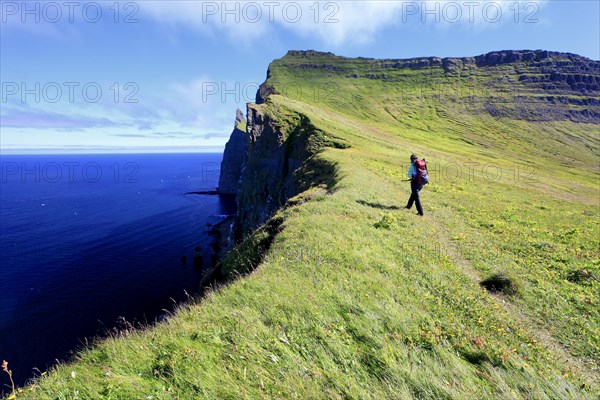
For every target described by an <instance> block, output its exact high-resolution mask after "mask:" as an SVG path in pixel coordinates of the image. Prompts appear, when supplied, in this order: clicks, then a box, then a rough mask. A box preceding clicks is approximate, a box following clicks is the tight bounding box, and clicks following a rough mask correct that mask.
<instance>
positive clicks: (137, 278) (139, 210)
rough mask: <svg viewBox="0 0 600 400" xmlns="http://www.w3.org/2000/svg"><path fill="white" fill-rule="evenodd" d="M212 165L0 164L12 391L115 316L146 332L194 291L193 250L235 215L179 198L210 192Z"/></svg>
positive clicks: (163, 160)
mask: <svg viewBox="0 0 600 400" xmlns="http://www.w3.org/2000/svg"><path fill="white" fill-rule="evenodd" d="M221 158H222V155H221V154H110V155H109V154H101V155H98V154H94V155H19V156H17V155H14V156H13V155H11V156H8V155H5V156H2V157H0V163H1V166H2V170H1V172H2V176H1V177H0V360H2V359H5V360H7V361H8V362H9V367H10V368H11V369H12V370H13V375H14V378H15V380H16V381H17V382H18V383H19V384H23V383H24V382H25V380H26V379H28V378H30V377H32V376H33V375H34V368H38V369H39V370H41V371H44V370H46V369H47V368H48V367H49V366H51V365H52V363H53V362H54V360H55V359H59V360H65V359H68V357H69V354H71V352H72V351H73V350H75V349H77V348H80V347H81V346H82V344H83V343H85V338H91V337H94V336H95V335H102V334H105V333H106V332H107V331H108V330H110V329H111V328H113V327H115V326H118V325H119V323H118V321H119V319H120V318H124V319H126V320H127V321H129V322H137V323H146V322H148V323H151V322H153V321H155V319H156V318H157V317H158V316H160V315H161V314H163V313H164V312H165V311H164V310H170V309H172V308H173V305H174V303H176V302H180V301H183V300H185V299H186V297H187V295H186V293H189V294H190V295H191V294H194V293H195V292H197V290H198V284H199V279H200V277H201V271H198V270H196V269H195V268H194V265H193V263H192V259H193V256H194V248H195V246H197V245H200V244H202V245H207V244H208V243H209V238H208V236H207V229H208V227H207V224H209V223H215V222H217V221H218V218H219V217H218V216H219V215H224V214H230V213H233V212H234V209H233V205H231V204H227V203H225V200H221V199H220V197H219V196H208V195H186V194H185V193H186V192H189V191H199V190H211V189H214V188H216V186H217V182H218V177H219V175H218V168H219V164H220V162H221ZM184 255H185V256H186V257H187V260H188V261H187V263H183V262H182V256H184ZM3 375H6V374H3ZM6 381H7V380H6V377H5V376H2V377H1V378H0V384H1V385H2V386H3V387H4V388H6V387H5V386H4V385H5V384H6ZM1 392H2V390H1V389H0V393H1Z"/></svg>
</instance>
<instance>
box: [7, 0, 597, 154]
mask: <svg viewBox="0 0 600 400" xmlns="http://www.w3.org/2000/svg"><path fill="white" fill-rule="evenodd" d="M599 4H600V1H598V0H591V1H577V0H575V1H560V0H558V1H557V0H540V1H515V0H511V1H488V0H485V1H483V0H479V1H475V0H473V1H470V0H465V1H427V0H424V1H312V0H311V1H271V0H266V1H227V2H225V1H193V0H192V1H189V0H188V1H121V2H117V1H114V0H110V1H83V2H80V1H69V0H67V1H22V0H19V1H5V0H0V10H1V16H0V17H1V21H0V83H1V87H0V154H8V153H40V152H42V153H43V152H200V151H220V150H222V148H223V147H224V145H225V143H226V141H227V139H228V137H229V134H230V133H231V131H232V128H233V124H234V119H235V112H236V109H237V108H240V109H242V111H245V104H246V103H247V102H252V101H253V100H254V97H255V93H256V90H257V89H258V86H259V85H260V83H262V82H263V81H264V80H265V78H266V71H267V68H268V65H269V63H270V62H271V61H273V60H274V59H277V58H280V57H282V56H284V55H285V54H286V52H287V51H288V50H292V49H293V50H308V49H314V50H319V51H329V52H333V53H335V54H337V55H341V56H347V57H359V56H361V57H373V58H411V57H425V56H437V57H467V56H476V55H479V54H484V53H487V52H490V51H496V50H507V49H512V50H522V49H531V50H535V49H544V50H552V51H561V52H569V53H576V54H579V55H582V56H585V57H588V58H591V59H594V60H598V59H600V5H599Z"/></svg>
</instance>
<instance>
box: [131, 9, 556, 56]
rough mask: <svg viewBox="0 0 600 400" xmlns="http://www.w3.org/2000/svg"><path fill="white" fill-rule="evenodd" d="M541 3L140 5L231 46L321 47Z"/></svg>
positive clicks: (495, 20) (472, 20) (489, 18)
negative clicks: (278, 33)
mask: <svg viewBox="0 0 600 400" xmlns="http://www.w3.org/2000/svg"><path fill="white" fill-rule="evenodd" d="M546 3H547V0H533V1H521V2H519V1H515V2H509V1H499V0H480V1H471V2H457V1H451V0H424V1H317V2H312V1H311V2H297V1H275V2H260V1H259V2H256V1H231V2H213V1H194V2H191V1H190V2H188V1H168V2H167V1H151V2H145V3H143V4H141V7H140V11H141V13H142V14H144V15H146V16H148V17H149V18H152V19H154V20H156V21H158V22H159V23H161V24H163V25H165V26H169V27H177V26H184V27H188V28H191V29H194V30H195V31H197V32H199V33H201V34H203V35H206V36H209V37H215V36H219V35H224V36H226V37H228V38H229V39H231V40H233V41H242V42H248V41H249V40H253V39H257V38H264V37H267V36H268V35H273V33H274V32H275V29H276V28H283V29H285V30H288V31H290V32H293V33H295V34H296V35H298V36H301V37H315V38H317V39H319V40H320V41H321V42H322V43H323V44H324V45H327V46H339V45H342V44H365V43H370V42H372V41H373V40H375V39H376V38H377V35H378V33H379V32H381V31H382V30H383V29H386V28H389V27H399V26H402V25H415V24H420V25H437V26H439V27H440V28H446V27H448V26H457V25H459V26H468V27H473V28H475V29H486V28H492V29H493V28H497V27H498V26H500V25H502V24H507V23H524V22H525V20H526V18H527V17H528V16H529V17H530V18H531V19H535V14H536V11H539V9H541V8H542V7H543V6H544V5H545V4H546Z"/></svg>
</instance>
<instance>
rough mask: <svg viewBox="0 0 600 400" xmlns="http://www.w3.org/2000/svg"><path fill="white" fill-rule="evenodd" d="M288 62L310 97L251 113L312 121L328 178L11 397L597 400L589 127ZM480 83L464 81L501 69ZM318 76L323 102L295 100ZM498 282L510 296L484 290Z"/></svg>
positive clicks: (280, 66) (401, 76)
mask: <svg viewBox="0 0 600 400" xmlns="http://www.w3.org/2000/svg"><path fill="white" fill-rule="evenodd" d="M302 62H306V60H302V59H296V58H293V57H292V58H290V57H286V58H284V59H283V61H277V62H275V63H274V64H273V65H272V66H271V80H272V81H273V82H274V81H277V83H274V84H273V85H274V87H275V89H276V92H278V93H282V92H283V90H284V89H285V88H286V87H287V88H290V87H292V86H294V85H296V86H297V87H300V88H306V90H305V92H306V93H310V94H306V95H303V96H291V95H288V97H286V96H282V95H273V96H271V97H270V99H269V101H268V102H267V104H265V105H261V106H260V108H261V109H262V110H263V112H265V113H270V115H271V117H272V118H275V119H277V118H278V117H279V120H280V122H281V126H282V127H283V128H282V129H284V130H285V131H286V133H287V134H294V132H295V129H296V127H297V126H299V124H301V123H300V121H299V120H298V119H295V117H293V116H296V115H302V116H303V117H302V118H303V119H302V121H304V122H303V123H306V122H307V121H310V123H311V124H312V126H314V127H315V128H316V129H317V130H318V132H320V134H319V135H318V138H317V139H318V140H316V142H315V146H320V147H322V146H325V147H322V148H323V151H321V152H319V153H318V154H317V155H315V156H313V157H314V160H313V162H312V163H311V165H312V166H313V170H311V171H310V173H314V174H318V173H319V171H317V170H314V169H318V168H319V166H327V169H326V170H327V171H332V170H335V182H330V183H329V187H327V186H326V185H321V186H316V187H314V186H313V187H311V188H309V189H307V191H306V192H304V193H301V194H300V195H299V196H297V197H296V198H294V199H292V200H291V201H290V202H289V203H288V206H287V207H285V208H284V209H282V210H281V211H280V212H278V213H277V215H276V216H275V217H274V218H275V220H274V221H275V222H271V223H270V225H269V224H267V225H266V226H265V227H264V228H262V229H260V230H258V231H257V232H256V233H255V234H254V235H252V236H250V237H248V238H247V239H246V240H245V242H243V243H242V244H241V245H240V246H239V247H238V248H237V249H235V250H234V251H232V252H231V254H230V256H229V257H228V259H227V260H225V262H224V266H225V268H224V270H225V271H226V275H227V276H229V277H232V278H233V280H232V281H231V282H230V283H229V284H227V285H225V286H223V287H220V288H219V289H217V290H214V291H210V292H208V293H207V294H206V296H205V297H204V298H201V299H196V300H194V301H193V302H191V303H190V304H187V305H184V306H182V307H181V309H180V310H179V311H178V312H177V313H176V314H175V315H174V316H173V317H172V318H169V319H168V320H167V321H166V322H163V323H160V324H158V325H156V326H153V327H149V328H147V329H146V330H138V331H130V332H125V333H124V334H123V335H122V336H119V337H114V338H111V339H108V340H103V341H101V342H100V343H98V344H97V345H96V346H94V347H93V348H90V349H85V350H83V351H82V352H80V353H79V354H78V356H77V360H76V361H75V362H74V363H71V364H64V365H59V366H57V367H56V368H55V369H53V370H52V371H50V372H49V373H48V374H47V375H45V376H44V377H43V378H42V379H40V380H38V381H36V382H34V383H33V384H32V385H31V386H29V387H28V388H26V389H25V391H24V392H22V393H19V394H18V397H19V398H36V399H76V398H81V399H87V398H108V399H124V398H139V399H144V398H152V399H175V398H177V399H196V398H219V399H239V398H248V399H254V398H298V399H307V398H315V399H320V398H323V399H325V398H340V399H341V398H356V399H369V398H370V399H381V398H397V399H467V398H468V399H498V398H502V399H585V398H589V399H594V398H597V396H598V394H599V393H600V392H599V391H598V390H599V388H598V385H597V382H596V381H595V379H596V378H597V374H598V367H599V361H600V311H599V310H600V307H599V304H600V290H599V289H600V282H599V281H598V277H600V253H599V230H598V224H597V221H598V216H599V214H600V209H599V207H600V204H599V196H600V189H599V187H598V184H599V168H598V163H597V160H598V152H599V145H598V127H597V126H594V125H588V124H575V123H571V122H566V121H546V122H526V121H523V120H518V119H510V118H500V119H494V118H492V117H491V116H489V115H486V114H485V113H483V112H480V110H478V108H477V107H478V103H476V102H473V103H467V104H464V103H460V102H454V101H452V100H451V98H450V97H447V96H445V95H444V96H442V97H440V98H437V99H436V98H435V96H434V95H435V94H436V93H438V94H439V93H443V91H440V89H439V88H438V89H431V96H429V97H428V98H427V99H424V100H423V99H412V100H411V101H400V100H398V98H397V96H396V95H397V94H398V93H399V92H400V91H401V90H408V89H407V88H410V87H415V86H419V85H422V84H423V83H424V82H425V83H427V82H430V81H431V77H432V76H433V77H437V78H436V79H439V80H440V81H444V80H445V81H447V83H446V84H448V85H451V84H455V82H454V83H453V81H452V80H451V79H450V78H447V77H445V76H444V75H443V74H441V73H440V72H439V71H437V70H432V71H418V70H399V71H393V72H390V73H389V74H390V75H393V76H392V77H388V78H387V79H388V80H387V81H385V82H383V81H378V80H373V79H362V78H358V79H356V78H346V77H345V76H346V75H348V74H349V73H351V72H348V71H355V72H356V73H359V74H362V73H364V71H363V70H364V68H366V67H365V66H364V65H363V64H361V61H357V60H339V59H332V58H331V57H329V56H320V55H319V56H315V58H314V59H311V60H310V62H311V63H317V64H318V63H326V64H336V63H339V65H341V66H343V67H344V68H347V70H348V71H343V73H342V72H340V71H323V70H318V69H315V70H302V71H298V70H294V69H292V68H290V67H289V66H288V67H286V65H285V64H286V63H289V64H295V63H302ZM364 63H367V64H368V63H370V61H369V62H367V61H365V62H364ZM340 68H341V67H340ZM369 68H370V67H369ZM484 72H485V71H483V72H482V71H475V72H474V75H473V76H470V77H469V78H468V79H470V80H475V81H476V82H477V83H476V84H477V85H483V84H484V83H485V82H486V79H488V80H489V79H491V78H492V77H493V76H494V74H497V73H500V72H501V71H500V70H492V71H488V75H486V74H485V73H484ZM374 73H375V72H374ZM307 82H310V83H307ZM324 83H329V84H334V85H335V87H337V88H338V89H336V90H338V92H337V93H336V96H335V97H334V96H332V97H329V96H326V98H325V99H323V97H314V96H313V94H314V91H313V92H311V88H313V87H314V86H315V85H316V87H319V85H321V84H324ZM401 86H402V87H401ZM495 93H496V92H494V94H495ZM497 95H498V96H504V94H502V93H500V94H497ZM405 100H406V99H405ZM534 106H535V104H534ZM336 143H337V144H338V145H336ZM340 143H341V144H343V145H339V144H340ZM412 152H416V153H418V154H419V155H420V156H422V157H426V158H427V160H428V165H429V168H430V175H431V184H430V185H428V187H427V188H426V189H425V190H424V191H423V192H422V201H423V203H424V207H425V214H426V215H425V217H423V218H421V217H418V216H416V215H415V214H414V211H408V210H406V209H404V208H403V206H404V205H405V202H406V201H407V199H408V195H409V187H408V184H407V183H405V182H401V180H402V179H404V177H405V172H406V168H407V167H408V162H407V160H408V156H409V155H410V153H412ZM316 161H318V162H316ZM459 170H460V171H461V172H462V175H461V177H457V173H456V171H459ZM498 274H503V276H504V277H506V278H507V279H509V280H510V282H511V283H512V284H514V285H515V286H514V287H515V290H514V291H508V292H504V293H503V292H502V291H501V292H488V291H487V290H486V289H485V288H484V287H482V285H481V282H482V281H484V280H486V279H487V278H489V277H492V276H494V275H498ZM9 362H11V363H13V364H14V362H13V361H12V360H9Z"/></svg>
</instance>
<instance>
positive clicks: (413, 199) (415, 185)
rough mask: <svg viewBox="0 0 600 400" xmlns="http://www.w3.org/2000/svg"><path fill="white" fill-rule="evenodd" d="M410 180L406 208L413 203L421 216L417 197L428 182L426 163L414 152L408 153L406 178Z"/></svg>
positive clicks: (409, 207) (419, 200)
mask: <svg viewBox="0 0 600 400" xmlns="http://www.w3.org/2000/svg"><path fill="white" fill-rule="evenodd" d="M407 180H409V181H410V199H408V204H407V205H406V208H408V209H409V210H410V209H411V208H412V205H413V203H415V205H416V206H417V214H418V215H420V216H423V207H422V206H421V199H420V198H419V192H420V191H421V189H422V188H423V185H426V184H427V183H428V182H429V177H428V175H427V164H426V163H425V159H423V160H419V157H417V155H416V154H415V153H413V154H411V155H410V168H409V169H408V179H407Z"/></svg>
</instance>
